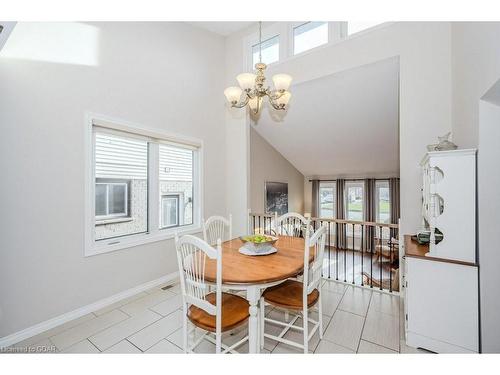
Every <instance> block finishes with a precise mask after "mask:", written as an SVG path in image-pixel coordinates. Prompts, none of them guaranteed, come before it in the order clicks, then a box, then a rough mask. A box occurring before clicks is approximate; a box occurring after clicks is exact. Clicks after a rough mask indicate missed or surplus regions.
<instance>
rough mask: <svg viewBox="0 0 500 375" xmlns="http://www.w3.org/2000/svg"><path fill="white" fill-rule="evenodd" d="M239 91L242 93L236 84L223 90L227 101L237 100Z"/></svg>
mask: <svg viewBox="0 0 500 375" xmlns="http://www.w3.org/2000/svg"><path fill="white" fill-rule="evenodd" d="M241 93H242V91H241V89H240V88H239V87H236V86H231V87H228V88H227V89H225V90H224V95H226V98H227V100H228V102H229V103H233V102H239V101H240V97H241Z"/></svg>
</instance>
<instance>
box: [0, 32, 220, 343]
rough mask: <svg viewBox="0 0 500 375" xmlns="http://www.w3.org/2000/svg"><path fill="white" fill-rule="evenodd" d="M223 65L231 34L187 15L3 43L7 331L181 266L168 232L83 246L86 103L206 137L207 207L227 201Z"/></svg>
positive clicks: (3, 315) (0, 139) (0, 142)
mask: <svg viewBox="0 0 500 375" xmlns="http://www.w3.org/2000/svg"><path fill="white" fill-rule="evenodd" d="M75 44H76V47H77V48H73V47H74V45H75ZM223 66H224V39H223V38H222V37H219V36H217V35H215V34H211V33H209V32H205V31H203V30H201V29H198V28H195V27H192V26H189V25H187V24H183V23H138V22H134V23H95V24H82V23H75V24H73V23H69V24H64V23H57V24H51V23H45V24H29V25H26V27H24V25H23V24H18V25H17V26H16V28H15V29H14V31H13V33H12V34H11V36H10V38H9V40H8V42H7V44H6V45H5V46H4V49H3V50H2V52H0V86H1V87H2V90H1V91H2V94H1V100H0V127H1V135H0V170H1V171H2V177H1V181H2V182H1V184H0V189H1V193H0V207H1V210H2V215H1V217H2V219H1V225H0V267H1V270H0V337H3V336H6V335H9V334H11V333H13V332H16V331H19V330H21V329H24V328H27V327H29V326H31V325H34V324H36V323H39V322H41V321H45V320H47V319H49V318H53V317H55V316H58V315H60V314H63V313H66V312H68V311H71V310H74V309H77V308H79V307H81V306H84V305H87V304H90V303H92V302H95V301H97V300H99V299H102V298H105V297H108V296H110V295H113V294H115V293H118V292H121V291H124V290H126V289H129V288H132V287H135V286H137V285H139V284H142V283H145V282H148V281H151V280H154V279H157V278H159V277H161V276H164V275H166V274H169V273H171V272H174V271H176V269H177V263H176V258H175V252H174V247H173V243H172V241H161V242H156V243H152V244H148V245H144V246H138V247H135V248H130V249H126V250H121V251H116V252H113V253H107V254H103V255H97V256H92V257H88V258H85V257H84V256H83V254H84V225H85V223H84V113H85V111H91V112H96V113H101V114H105V115H109V116H113V117H117V118H122V119H125V120H128V121H131V122H135V123H139V124H143V125H145V126H148V127H152V128H157V129H160V130H165V131H170V132H175V133H179V134H184V135H186V136H191V137H196V138H201V139H202V140H203V141H204V147H205V150H204V172H205V173H204V208H205V210H204V214H205V216H209V215H212V214H217V213H224V212H226V194H225V192H226V186H225V183H224V181H225V178H226V173H225V163H226V160H225V157H226V155H225V152H224V150H225V148H226V147H225V141H226V136H225V121H224V111H223V108H224V107H223V105H224V104H223V103H224V97H223V95H222V91H223V90H224V69H223Z"/></svg>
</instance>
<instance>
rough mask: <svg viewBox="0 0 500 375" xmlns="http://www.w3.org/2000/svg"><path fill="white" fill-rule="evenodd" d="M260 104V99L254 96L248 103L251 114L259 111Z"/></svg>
mask: <svg viewBox="0 0 500 375" xmlns="http://www.w3.org/2000/svg"><path fill="white" fill-rule="evenodd" d="M261 104H262V98H261V97H258V96H255V97H254V98H252V99H250V100H249V101H248V106H249V107H250V109H251V110H252V111H253V112H258V110H260V108H261Z"/></svg>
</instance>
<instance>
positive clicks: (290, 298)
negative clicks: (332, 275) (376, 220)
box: [260, 225, 326, 353]
mask: <svg viewBox="0 0 500 375" xmlns="http://www.w3.org/2000/svg"><path fill="white" fill-rule="evenodd" d="M325 241H326V226H325V225H323V226H321V227H320V228H319V229H318V230H317V231H316V232H315V233H314V234H313V235H312V236H311V238H310V239H309V238H308V236H307V237H306V245H305V249H304V275H303V279H302V281H298V280H290V279H289V280H287V281H285V282H283V283H281V284H279V285H276V286H274V287H271V288H267V289H266V290H265V291H264V293H263V294H262V297H261V299H260V306H261V309H260V344H261V348H262V347H263V345H264V339H265V337H267V338H270V339H272V340H275V341H278V342H282V343H285V344H288V345H291V346H295V347H297V348H301V349H303V350H304V353H307V352H308V350H309V340H310V339H311V337H312V336H313V335H314V334H315V333H316V331H317V330H318V329H319V337H320V338H323V310H322V305H321V286H322V277H321V271H322V266H323V254H324V250H325ZM310 251H313V252H314V253H313V260H312V261H311V262H309V259H310ZM266 304H270V305H273V306H276V307H279V308H281V309H285V311H290V312H292V313H295V316H294V317H293V318H292V319H291V320H290V321H289V322H288V319H287V317H286V316H285V320H286V321H285V322H282V321H279V320H274V319H270V318H267V317H266V316H265V305H266ZM314 306H316V307H317V311H318V321H315V320H313V319H312V318H310V317H309V311H310V309H311V308H313V307H314ZM299 317H302V327H301V326H299V325H295V322H296V321H297V319H298V318H299ZM266 322H268V323H273V324H276V325H280V326H282V327H283V330H282V331H281V332H280V333H279V334H278V335H277V336H274V335H271V334H268V333H265V329H264V328H265V324H266ZM308 323H312V324H313V327H312V328H311V330H309V324H308ZM290 329H294V330H297V331H302V332H303V342H302V343H297V342H295V341H292V340H288V339H286V338H284V336H285V334H286V333H287V332H288V331H289V330H290Z"/></svg>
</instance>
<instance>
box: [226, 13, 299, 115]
mask: <svg viewBox="0 0 500 375" xmlns="http://www.w3.org/2000/svg"><path fill="white" fill-rule="evenodd" d="M266 68H267V65H266V64H264V63H263V62H262V22H259V62H258V63H257V64H255V69H256V74H253V73H241V74H238V76H236V80H237V81H238V84H239V85H240V87H236V86H232V87H228V88H227V89H225V90H224V95H225V96H226V98H227V100H228V102H229V103H231V107H234V108H243V107H245V106H247V105H248V106H249V108H250V110H251V111H252V113H253V114H254V115H257V114H258V113H259V112H260V109H261V108H262V99H263V98H264V97H266V96H267V98H268V99H269V103H270V104H271V105H272V106H273V108H274V109H277V110H285V109H286V106H287V105H288V102H289V100H290V97H291V96H292V94H290V92H289V91H288V88H289V87H290V83H291V82H292V77H291V76H289V75H288V74H276V75H274V76H273V83H274V90H271V89H270V87H269V86H266V85H265V83H266V77H265V75H264V71H265V70H266ZM242 94H243V95H244V97H243V98H242V97H241V95H242Z"/></svg>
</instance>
